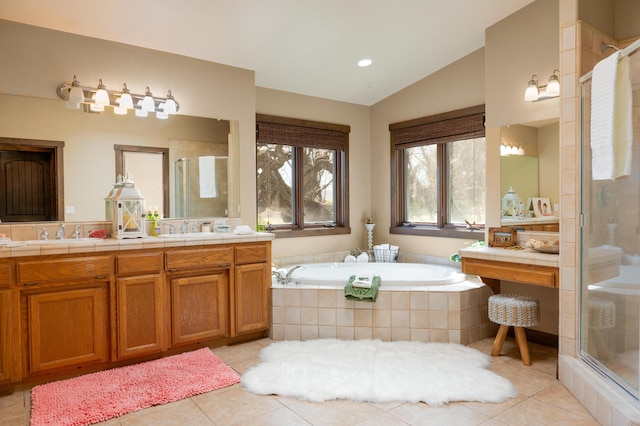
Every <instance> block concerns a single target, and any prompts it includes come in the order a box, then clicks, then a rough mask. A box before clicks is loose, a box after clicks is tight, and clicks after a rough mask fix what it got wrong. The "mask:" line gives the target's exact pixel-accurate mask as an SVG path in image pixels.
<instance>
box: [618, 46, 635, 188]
mask: <svg viewBox="0 0 640 426" xmlns="http://www.w3.org/2000/svg"><path fill="white" fill-rule="evenodd" d="M629 66H630V65H629V57H628V56H625V57H624V58H622V59H620V61H618V73H617V80H616V104H615V108H616V112H615V125H614V130H613V131H614V138H615V139H614V140H615V143H614V147H613V148H614V152H615V155H616V160H615V161H616V169H615V177H616V179H617V178H619V177H621V176H628V175H630V174H631V145H632V143H633V115H632V110H633V95H632V89H631V78H630V77H629Z"/></svg>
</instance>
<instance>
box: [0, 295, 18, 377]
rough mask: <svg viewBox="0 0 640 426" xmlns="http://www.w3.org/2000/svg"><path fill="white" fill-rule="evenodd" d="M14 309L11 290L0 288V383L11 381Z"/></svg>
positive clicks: (14, 353) (15, 355) (13, 346)
mask: <svg viewBox="0 0 640 426" xmlns="http://www.w3.org/2000/svg"><path fill="white" fill-rule="evenodd" d="M13 312H14V309H13V307H12V304H11V291H10V290H0V383H2V382H5V381H12V376H13V374H12V370H11V367H12V365H14V364H15V363H14V361H15V360H16V359H15V357H17V356H18V355H17V353H16V346H15V345H14V344H13V343H14V342H13V336H14V335H15V331H13V330H12V322H13V321H12V317H13Z"/></svg>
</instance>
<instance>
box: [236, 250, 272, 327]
mask: <svg viewBox="0 0 640 426" xmlns="http://www.w3.org/2000/svg"><path fill="white" fill-rule="evenodd" d="M269 250H270V245H269V244H266V243H256V244H245V245H242V246H237V247H236V248H235V276H234V285H233V297H232V300H233V301H234V304H233V305H232V310H233V312H232V315H231V317H232V335H233V336H235V335H238V334H243V333H249V332H254V331H260V330H268V329H269V311H270V308H271V300H270V295H271V291H270V283H271V280H270V277H271V265H270V264H269V263H268V260H269V259H270V258H271V256H270V252H269Z"/></svg>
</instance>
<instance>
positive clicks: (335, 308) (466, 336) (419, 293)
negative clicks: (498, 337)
mask: <svg viewBox="0 0 640 426" xmlns="http://www.w3.org/2000/svg"><path fill="white" fill-rule="evenodd" d="M271 294H272V316H271V319H272V324H271V330H270V337H271V338H272V339H273V340H310V339H318V338H338V339H346V340H354V339H380V340H383V341H399V340H410V341H421V342H445V343H460V344H465V345H466V344H470V343H473V342H476V341H478V340H481V339H483V338H486V337H489V336H491V335H492V334H493V333H495V330H494V328H495V327H492V324H491V323H490V321H489V318H488V315H487V300H488V298H489V296H490V295H491V294H493V293H492V292H491V290H490V289H489V288H488V287H487V286H485V285H484V284H483V283H482V282H481V281H480V280H479V279H478V278H477V277H469V279H468V280H467V281H466V282H464V283H460V284H451V285H440V286H430V287H425V288H424V289H421V290H415V288H411V289H410V290H408V289H407V290H399V289H397V288H396V289H394V290H390V289H384V283H383V285H382V287H381V288H380V291H379V293H378V298H377V301H376V302H375V303H369V302H355V301H350V300H346V299H345V297H344V288H343V287H341V286H338V287H335V286H334V287H323V288H311V287H310V286H296V285H291V284H288V285H281V284H274V285H273V286H272V288H271Z"/></svg>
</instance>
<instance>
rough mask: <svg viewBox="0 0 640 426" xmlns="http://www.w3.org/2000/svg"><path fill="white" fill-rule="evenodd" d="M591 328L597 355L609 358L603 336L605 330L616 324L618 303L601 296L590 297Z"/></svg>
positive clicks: (604, 359)
mask: <svg viewBox="0 0 640 426" xmlns="http://www.w3.org/2000/svg"><path fill="white" fill-rule="evenodd" d="M588 305H589V328H590V329H591V330H592V332H591V333H590V336H591V337H592V339H593V343H594V345H595V348H594V349H595V355H596V356H597V357H598V358H599V359H601V360H603V361H607V360H608V359H609V351H608V350H607V345H606V344H605V342H604V338H603V336H602V333H603V330H609V329H611V328H613V327H615V326H616V304H615V303H613V301H611V300H608V299H603V298H601V297H594V296H592V297H589V301H588Z"/></svg>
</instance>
